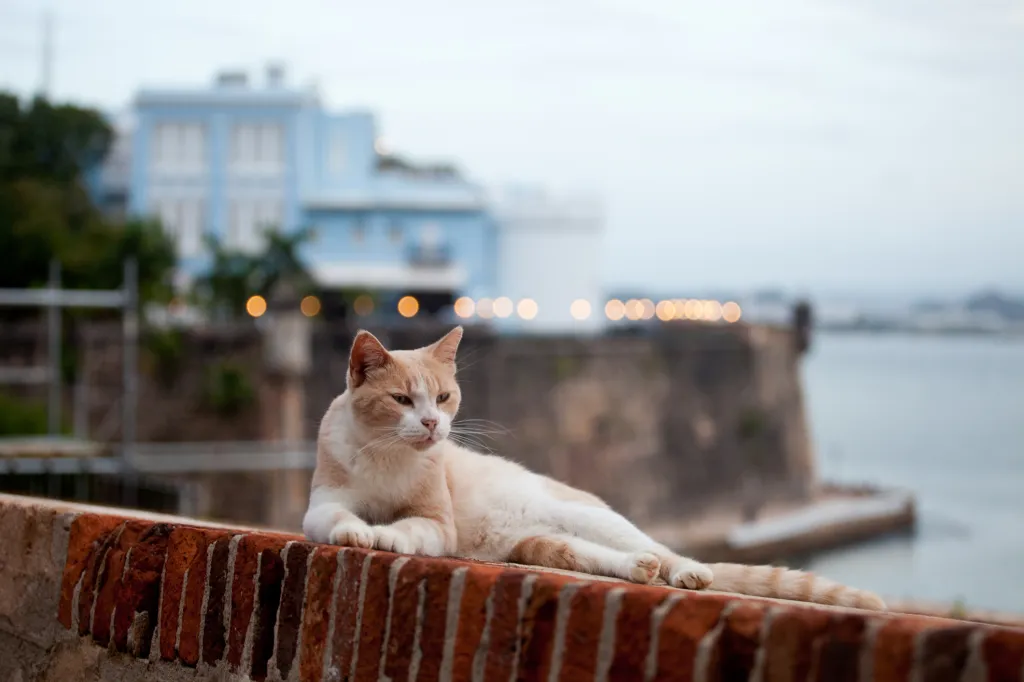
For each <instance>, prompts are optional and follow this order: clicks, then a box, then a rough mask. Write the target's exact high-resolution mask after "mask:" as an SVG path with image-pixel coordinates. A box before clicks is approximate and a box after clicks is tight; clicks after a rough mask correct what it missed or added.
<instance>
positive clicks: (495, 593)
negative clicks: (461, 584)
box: [456, 570, 532, 680]
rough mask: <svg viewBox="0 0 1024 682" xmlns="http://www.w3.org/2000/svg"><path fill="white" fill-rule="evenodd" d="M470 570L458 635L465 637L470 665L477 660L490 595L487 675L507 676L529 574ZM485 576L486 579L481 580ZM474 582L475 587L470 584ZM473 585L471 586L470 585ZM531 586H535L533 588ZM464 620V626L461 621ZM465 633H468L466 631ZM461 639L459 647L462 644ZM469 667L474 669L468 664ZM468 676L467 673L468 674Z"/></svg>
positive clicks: (516, 647) (516, 648)
mask: <svg viewBox="0 0 1024 682" xmlns="http://www.w3.org/2000/svg"><path fill="white" fill-rule="evenodd" d="M480 572H481V571H471V572H470V574H469V575H468V576H466V587H467V590H466V592H465V594H464V596H463V598H462V617H461V618H460V625H459V637H460V639H463V638H464V642H465V650H466V653H467V654H468V655H467V656H466V658H467V659H468V663H469V666H472V665H473V664H474V663H475V659H474V653H475V652H476V650H477V648H478V647H479V644H480V637H481V635H482V634H483V629H484V620H485V618H486V599H487V597H488V595H491V600H492V603H491V620H490V623H488V624H487V629H488V632H487V638H488V640H489V644H488V647H487V651H484V652H483V653H482V654H481V655H482V656H483V666H484V679H486V680H492V679H493V680H497V679H501V680H507V679H508V678H509V675H511V674H512V669H513V666H514V665H515V659H516V654H517V652H518V651H519V644H520V642H519V634H520V633H519V627H520V625H519V624H520V621H519V600H520V597H521V596H522V594H523V583H524V582H525V581H526V579H527V578H529V577H530V575H531V574H530V573H528V572H526V571H519V570H516V571H501V570H491V571H489V572H488V573H486V574H483V575H478V573H480ZM481 578H485V580H481ZM471 586H472V588H471ZM470 588H471V589H470ZM527 589H531V590H532V586H531V587H530V588H527ZM462 622H464V623H465V626H463V625H462ZM463 633H465V634H463ZM462 644H463V642H462V641H460V642H459V643H457V644H456V649H458V648H459V647H460V645H462ZM460 667H461V668H462V669H466V668H467V666H460ZM469 670H472V668H471V667H469ZM467 678H468V676H467Z"/></svg>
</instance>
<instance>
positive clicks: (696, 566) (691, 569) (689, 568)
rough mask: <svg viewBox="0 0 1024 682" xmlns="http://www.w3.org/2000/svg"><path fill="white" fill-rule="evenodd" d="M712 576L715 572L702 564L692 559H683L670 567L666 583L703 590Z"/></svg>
mask: <svg viewBox="0 0 1024 682" xmlns="http://www.w3.org/2000/svg"><path fill="white" fill-rule="evenodd" d="M714 578H715V574H714V573H712V572H711V569H710V568H708V567H707V566H705V565H704V564H702V563H700V562H697V561H693V560H692V559H683V560H682V561H677V562H676V564H675V565H674V566H673V567H672V575H671V576H669V581H668V584H669V585H671V586H672V587H685V588H686V589H688V590H703V589H704V588H705V587H707V586H708V585H710V584H711V581H712V580H714Z"/></svg>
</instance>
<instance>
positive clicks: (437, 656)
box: [418, 560, 493, 680]
mask: <svg viewBox="0 0 1024 682" xmlns="http://www.w3.org/2000/svg"><path fill="white" fill-rule="evenodd" d="M428 561H429V560H424V563H427V562H428ZM459 568H466V569H467V570H466V574H465V577H464V578H463V583H462V598H461V600H460V602H459V608H460V609H461V610H460V615H459V629H458V630H457V631H456V632H457V633H458V634H457V636H456V641H455V648H454V649H453V651H452V654H453V660H452V663H453V666H452V672H453V677H454V676H455V675H458V678H457V679H465V676H466V673H465V671H466V669H467V666H470V667H472V665H473V663H472V657H473V651H475V650H476V644H475V642H477V641H479V639H480V630H477V631H476V632H475V633H470V632H469V630H468V627H469V625H470V624H471V623H475V622H479V623H482V622H483V619H484V614H482V613H481V615H480V616H479V617H478V618H476V619H474V616H473V614H474V612H475V609H477V608H478V609H480V610H482V609H483V603H484V600H486V598H487V597H486V596H483V597H480V598H479V601H477V597H478V595H479V593H480V590H481V589H483V585H484V584H486V583H487V581H488V580H493V578H490V577H488V576H491V575H493V573H488V571H489V570H491V569H488V568H486V567H484V566H474V567H473V568H469V567H468V566H467V565H466V564H465V563H464V562H451V563H447V565H446V566H445V569H446V570H445V571H438V572H432V573H431V574H430V575H429V576H428V578H427V582H426V585H425V593H424V600H423V626H422V627H421V628H420V652H421V653H422V655H423V658H422V660H421V661H420V668H419V677H418V679H420V680H437V679H439V677H440V675H441V661H442V660H443V658H444V647H445V641H444V636H445V632H446V628H447V624H448V601H449V599H448V598H449V595H450V593H451V589H452V588H451V581H452V574H453V573H454V572H455V571H456V570H457V569H459ZM473 604H478V606H477V607H474V606H473ZM463 614H468V615H467V618H468V620H467V621H466V625H467V630H466V631H465V632H466V639H465V640H461V641H460V638H461V637H462V634H461V633H462V632H463V630H462V615H463ZM481 628H482V625H481ZM467 651H468V653H467Z"/></svg>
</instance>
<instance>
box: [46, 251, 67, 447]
mask: <svg viewBox="0 0 1024 682" xmlns="http://www.w3.org/2000/svg"><path fill="white" fill-rule="evenodd" d="M48 286H49V288H50V294H51V295H52V296H53V299H52V300H51V301H50V304H49V305H48V306H47V308H46V321H47V325H46V326H47V334H48V335H49V339H48V341H49V355H50V357H49V361H50V376H49V377H47V378H48V379H49V388H50V391H49V399H48V400H47V403H48V404H47V414H46V417H47V419H46V426H47V432H48V433H49V434H50V435H51V436H56V435H58V434H59V433H60V408H61V404H60V398H61V390H60V389H61V380H62V379H63V377H62V376H61V374H62V372H61V360H60V347H61V336H62V334H61V316H62V315H63V312H64V311H63V310H62V309H61V307H60V305H59V303H58V301H57V292H58V291H59V290H60V261H58V260H57V259H56V258H55V259H53V260H51V261H50V282H49V285H48Z"/></svg>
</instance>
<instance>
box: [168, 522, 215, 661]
mask: <svg viewBox="0 0 1024 682" xmlns="http://www.w3.org/2000/svg"><path fill="white" fill-rule="evenodd" d="M224 538H230V535H229V534H228V533H226V532H224V531H218V532H209V531H205V532H200V533H198V534H196V535H195V536H194V537H193V538H191V539H192V540H193V541H194V542H195V543H196V548H195V554H194V555H193V557H192V561H191V562H190V563H189V565H188V567H187V570H188V581H187V582H186V583H185V587H184V590H185V592H184V595H183V596H182V600H183V601H182V604H183V605H184V607H183V608H182V612H181V623H180V625H179V626H178V627H179V629H180V631H181V637H180V638H179V639H180V642H179V645H178V658H179V659H181V661H182V662H183V663H185V664H187V665H191V666H194V665H197V664H198V663H199V657H200V655H201V653H202V652H201V651H200V650H199V633H200V632H201V631H202V629H203V598H204V596H205V595H206V574H207V572H208V566H207V554H208V553H209V550H210V547H211V546H213V545H214V544H215V543H217V542H218V541H220V540H222V539H224ZM163 635H164V630H163V629H162V628H161V630H160V639H161V641H162V640H163ZM172 636H173V635H172Z"/></svg>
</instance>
